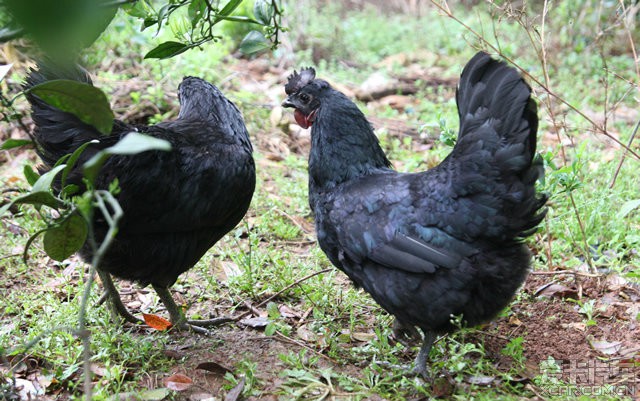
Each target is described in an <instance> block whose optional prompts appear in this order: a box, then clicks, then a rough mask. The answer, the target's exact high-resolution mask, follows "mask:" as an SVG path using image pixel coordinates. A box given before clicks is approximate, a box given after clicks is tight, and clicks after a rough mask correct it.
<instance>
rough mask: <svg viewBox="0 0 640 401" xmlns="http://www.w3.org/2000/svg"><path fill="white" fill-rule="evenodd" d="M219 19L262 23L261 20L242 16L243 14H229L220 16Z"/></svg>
mask: <svg viewBox="0 0 640 401" xmlns="http://www.w3.org/2000/svg"><path fill="white" fill-rule="evenodd" d="M221 19H223V20H225V21H233V22H240V23H246V24H256V25H263V24H262V23H261V22H259V21H256V20H254V19H253V18H249V17H247V16H244V15H229V16H227V17H221Z"/></svg>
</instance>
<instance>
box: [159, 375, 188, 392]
mask: <svg viewBox="0 0 640 401" xmlns="http://www.w3.org/2000/svg"><path fill="white" fill-rule="evenodd" d="M192 384H193V380H191V378H189V377H188V376H185V375H183V374H181V373H176V374H174V375H172V376H170V377H167V378H166V379H164V385H165V386H166V387H167V388H168V389H169V390H174V391H184V390H186V389H188V388H189V387H191V385H192Z"/></svg>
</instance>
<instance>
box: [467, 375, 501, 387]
mask: <svg viewBox="0 0 640 401" xmlns="http://www.w3.org/2000/svg"><path fill="white" fill-rule="evenodd" d="M495 379H496V378H495V377H493V376H471V377H469V379H467V381H468V382H469V383H471V384H479V385H481V386H488V385H489V384H491V383H492V382H493V381H494V380H495Z"/></svg>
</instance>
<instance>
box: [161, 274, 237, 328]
mask: <svg viewBox="0 0 640 401" xmlns="http://www.w3.org/2000/svg"><path fill="white" fill-rule="evenodd" d="M153 289H154V290H155V291H156V293H157V294H158V297H159V298H160V301H162V303H163V304H164V306H165V308H167V312H169V320H171V324H173V326H174V327H176V328H177V329H178V330H191V331H194V332H196V333H199V334H205V335H208V334H209V330H207V329H205V327H214V326H217V325H220V324H222V323H226V322H230V321H233V319H231V318H227V317H220V318H216V319H209V320H187V319H186V318H185V316H184V314H183V313H182V311H181V310H180V307H178V305H177V304H176V302H175V301H174V300H173V297H172V296H171V292H170V291H169V289H168V288H167V287H161V286H157V285H154V286H153Z"/></svg>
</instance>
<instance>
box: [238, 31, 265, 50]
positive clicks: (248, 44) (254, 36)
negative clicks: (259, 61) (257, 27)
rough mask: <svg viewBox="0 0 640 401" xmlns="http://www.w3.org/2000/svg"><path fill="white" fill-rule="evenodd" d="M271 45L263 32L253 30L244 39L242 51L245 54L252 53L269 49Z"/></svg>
mask: <svg viewBox="0 0 640 401" xmlns="http://www.w3.org/2000/svg"><path fill="white" fill-rule="evenodd" d="M270 47H271V45H270V44H269V41H268V40H267V38H265V37H264V35H263V34H262V32H258V31H251V32H249V33H248V34H247V36H245V37H244V39H242V42H241V43H240V51H241V52H242V53H243V54H252V53H256V52H259V51H264V50H266V49H269V48H270Z"/></svg>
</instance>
